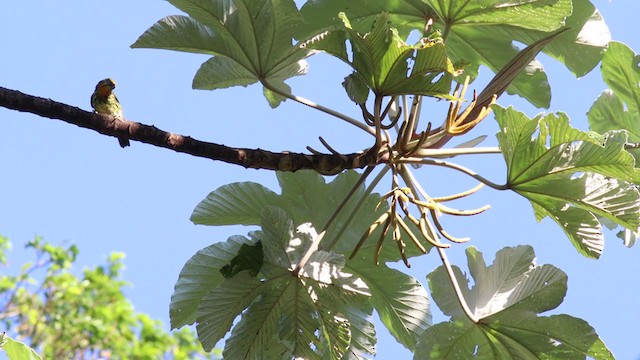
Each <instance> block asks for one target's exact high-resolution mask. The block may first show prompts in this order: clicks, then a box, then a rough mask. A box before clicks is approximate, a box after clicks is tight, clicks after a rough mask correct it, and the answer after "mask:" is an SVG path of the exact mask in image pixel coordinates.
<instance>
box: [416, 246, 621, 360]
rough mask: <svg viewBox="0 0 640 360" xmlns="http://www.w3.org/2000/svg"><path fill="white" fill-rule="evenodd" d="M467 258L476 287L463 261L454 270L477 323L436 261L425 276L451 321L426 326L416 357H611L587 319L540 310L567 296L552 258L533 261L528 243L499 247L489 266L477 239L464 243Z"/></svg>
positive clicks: (439, 304)
mask: <svg viewBox="0 0 640 360" xmlns="http://www.w3.org/2000/svg"><path fill="white" fill-rule="evenodd" d="M467 259H468V263H469V269H470V274H471V276H472V277H473V281H474V285H473V287H472V288H469V287H468V285H467V284H468V280H467V279H466V278H464V276H463V275H462V272H461V271H460V269H459V268H457V267H454V273H455V275H456V279H457V281H458V283H459V284H460V285H462V292H463V296H464V300H465V302H466V303H467V305H468V306H469V308H470V311H471V312H472V313H473V315H474V316H475V317H477V319H478V321H477V323H474V322H472V321H470V320H469V319H468V318H467V317H466V316H465V315H464V313H463V312H462V310H461V309H459V305H457V304H458V300H457V298H456V295H455V293H454V292H453V290H452V287H451V285H450V279H449V277H448V275H447V272H446V270H445V269H444V267H442V266H441V267H439V268H438V269H436V270H435V271H434V272H432V273H431V274H429V275H428V276H427V280H428V282H429V287H430V288H431V293H432V295H433V299H434V301H435V302H436V304H438V306H439V307H441V308H442V309H443V311H444V312H445V313H446V314H448V315H450V316H452V321H450V322H447V323H440V324H436V325H434V326H432V327H430V328H428V329H427V330H426V331H425V332H424V334H423V336H422V337H421V339H420V342H419V343H418V345H417V347H416V351H415V353H414V358H415V359H425V358H460V359H465V358H481V359H485V358H492V359H530V358H531V359H533V358H535V359H584V358H585V357H586V356H590V357H591V358H596V359H613V355H612V354H611V352H610V351H609V350H608V349H607V348H606V346H605V345H604V343H603V342H602V340H600V338H599V337H598V335H597V334H596V333H595V331H594V330H593V328H592V327H591V326H590V325H589V324H587V323H586V322H585V321H583V320H581V319H577V318H574V317H571V316H568V315H553V316H550V317H539V316H538V315H537V314H538V313H540V312H544V311H548V310H551V309H554V308H556V307H557V306H558V305H559V304H560V303H561V302H562V299H563V298H564V295H565V294H566V289H567V288H566V285H567V276H566V274H564V273H563V272H562V271H561V270H559V269H557V268H555V267H553V266H551V265H542V266H536V265H535V264H534V259H535V254H534V253H533V249H532V248H531V247H530V246H518V247H515V248H504V249H502V250H500V251H499V252H498V253H497V254H496V257H495V261H494V263H493V265H491V266H486V265H485V262H484V259H483V256H482V253H480V252H479V251H477V250H476V249H475V248H473V247H470V248H468V249H467ZM456 306H457V307H458V309H455V307H456Z"/></svg>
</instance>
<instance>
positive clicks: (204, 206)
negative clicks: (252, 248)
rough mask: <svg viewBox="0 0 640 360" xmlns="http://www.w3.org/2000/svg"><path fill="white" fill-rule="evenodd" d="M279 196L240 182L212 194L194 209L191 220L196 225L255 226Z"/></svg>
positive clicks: (250, 183) (262, 188) (254, 184)
mask: <svg viewBox="0 0 640 360" xmlns="http://www.w3.org/2000/svg"><path fill="white" fill-rule="evenodd" d="M277 199H278V195H277V194H276V193H274V192H273V191H271V190H269V189H267V188H266V187H264V186H262V185H260V184H257V183H254V182H243V183H233V184H228V185H224V186H222V187H220V188H218V189H216V190H215V191H212V192H211V193H210V194H209V195H207V197H206V198H205V199H204V200H202V201H201V202H200V203H199V204H198V205H197V206H196V208H195V210H193V214H191V221H193V223H194V224H199V225H214V226H218V225H236V224H237V225H258V224H260V212H261V211H262V208H264V207H265V206H267V205H276V204H277Z"/></svg>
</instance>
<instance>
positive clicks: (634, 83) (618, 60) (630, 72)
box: [602, 42, 640, 128]
mask: <svg viewBox="0 0 640 360" xmlns="http://www.w3.org/2000/svg"><path fill="white" fill-rule="evenodd" d="M602 78H603V79H604V82H605V83H606V84H607V85H608V86H609V88H611V90H613V92H614V93H615V94H616V95H618V96H619V97H620V99H621V100H622V101H623V102H624V103H625V104H627V107H628V111H629V112H630V113H631V114H633V115H636V116H640V57H639V56H638V55H636V54H635V53H634V52H633V50H631V49H630V48H629V47H628V46H627V45H625V44H623V43H619V42H611V43H610V44H609V49H607V52H606V53H605V54H604V58H603V59H602ZM635 128H637V125H636V126H635Z"/></svg>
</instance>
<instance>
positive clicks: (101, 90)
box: [91, 79, 130, 147]
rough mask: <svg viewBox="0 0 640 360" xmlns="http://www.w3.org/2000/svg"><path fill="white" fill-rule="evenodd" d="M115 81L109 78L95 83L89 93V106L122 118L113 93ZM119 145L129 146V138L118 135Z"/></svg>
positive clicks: (120, 107) (118, 104)
mask: <svg viewBox="0 0 640 360" xmlns="http://www.w3.org/2000/svg"><path fill="white" fill-rule="evenodd" d="M115 87H116V83H115V82H114V81H113V80H111V79H104V80H101V81H100V82H99V83H98V84H97V85H96V90H95V91H94V92H93V94H91V107H93V109H94V110H95V111H96V112H97V113H100V114H108V115H113V116H115V117H117V118H120V119H124V116H123V113H122V106H121V105H120V102H119V101H118V98H117V97H116V94H114V93H113V89H114V88H115ZM118 142H120V146H121V147H126V146H129V145H130V144H129V139H127V138H126V137H118Z"/></svg>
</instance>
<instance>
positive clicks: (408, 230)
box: [396, 215, 427, 254]
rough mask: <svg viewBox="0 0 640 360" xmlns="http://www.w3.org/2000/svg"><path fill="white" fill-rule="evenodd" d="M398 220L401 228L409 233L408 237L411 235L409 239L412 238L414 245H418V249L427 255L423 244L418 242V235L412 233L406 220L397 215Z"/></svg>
mask: <svg viewBox="0 0 640 360" xmlns="http://www.w3.org/2000/svg"><path fill="white" fill-rule="evenodd" d="M396 218H397V223H398V224H400V227H401V228H402V229H403V230H404V232H406V233H407V235H409V238H411V240H412V241H413V243H414V244H415V245H416V247H417V248H418V249H419V250H420V251H422V253H423V254H426V253H427V249H425V247H424V246H422V244H421V243H420V241H419V240H418V238H417V237H416V235H415V234H414V233H413V231H411V229H409V226H407V224H406V223H405V222H404V220H403V219H402V218H401V217H400V215H396Z"/></svg>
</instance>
